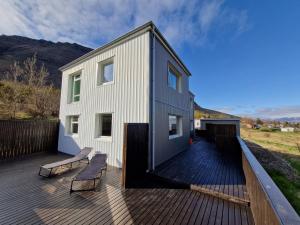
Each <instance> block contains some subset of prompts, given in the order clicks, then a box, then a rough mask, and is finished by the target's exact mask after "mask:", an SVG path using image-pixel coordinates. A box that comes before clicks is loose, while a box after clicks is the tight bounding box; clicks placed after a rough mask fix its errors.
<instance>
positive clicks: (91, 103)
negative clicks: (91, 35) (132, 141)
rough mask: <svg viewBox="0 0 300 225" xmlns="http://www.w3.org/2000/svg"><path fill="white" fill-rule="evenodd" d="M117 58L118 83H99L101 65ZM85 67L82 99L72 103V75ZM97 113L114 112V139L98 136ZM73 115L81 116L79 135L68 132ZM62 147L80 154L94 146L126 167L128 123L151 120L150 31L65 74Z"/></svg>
mask: <svg viewBox="0 0 300 225" xmlns="http://www.w3.org/2000/svg"><path fill="white" fill-rule="evenodd" d="M111 57H114V82H113V83H112V84H110V85H102V86H97V82H96V77H97V64H98V62H101V61H104V60H106V59H109V58H111ZM79 70H82V74H81V93H80V101H79V102H75V103H70V104H69V103H68V83H69V79H70V75H71V74H73V73H74V72H77V71H79ZM97 113H112V140H111V141H107V140H100V139H99V138H98V139H97V138H95V120H96V119H95V117H96V114H97ZM69 115H79V134H78V136H76V137H75V136H70V135H68V134H67V133H66V126H67V121H66V117H67V116H69ZM59 118H60V121H61V124H60V133H59V143H58V149H59V151H61V152H65V153H69V154H76V153H77V152H78V151H79V149H80V148H83V147H93V148H94V150H95V151H97V152H102V153H107V154H108V163H109V164H110V165H113V166H117V167H121V166H122V150H123V129H124V123H149V32H146V33H144V34H141V35H139V36H137V37H135V38H133V39H131V40H127V41H126V42H124V43H122V44H120V45H117V46H115V47H112V48H111V49H108V50H106V51H105V52H102V53H99V54H98V55H97V56H94V57H92V58H90V59H87V60H86V61H84V62H83V63H81V64H79V65H75V66H74V67H72V68H70V69H67V70H66V71H64V72H63V75H62V91H61V104H60V115H59Z"/></svg>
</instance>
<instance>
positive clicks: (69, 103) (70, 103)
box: [68, 100, 80, 105]
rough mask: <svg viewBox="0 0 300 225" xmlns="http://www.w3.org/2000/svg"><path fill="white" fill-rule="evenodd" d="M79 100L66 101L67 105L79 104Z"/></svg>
mask: <svg viewBox="0 0 300 225" xmlns="http://www.w3.org/2000/svg"><path fill="white" fill-rule="evenodd" d="M79 102H80V100H79V101H76V102H68V105H77V104H79Z"/></svg>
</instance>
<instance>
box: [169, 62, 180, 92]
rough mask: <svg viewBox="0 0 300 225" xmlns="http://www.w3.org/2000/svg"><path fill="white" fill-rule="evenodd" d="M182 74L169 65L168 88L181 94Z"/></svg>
mask: <svg viewBox="0 0 300 225" xmlns="http://www.w3.org/2000/svg"><path fill="white" fill-rule="evenodd" d="M180 77H181V76H180V74H179V72H177V71H176V70H175V69H174V68H173V67H172V66H170V65H169V68H168V86H169V87H170V88H173V89H174V90H177V91H179V92H181V85H180V80H181V79H180Z"/></svg>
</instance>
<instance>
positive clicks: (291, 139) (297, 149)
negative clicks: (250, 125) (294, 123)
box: [241, 128, 300, 156]
mask: <svg viewBox="0 0 300 225" xmlns="http://www.w3.org/2000/svg"><path fill="white" fill-rule="evenodd" d="M241 136H242V138H244V139H245V140H248V141H251V142H254V143H256V144H258V145H260V146H262V147H264V148H267V149H269V150H270V151H275V152H280V153H286V154H293V155H298V156H300V143H299V141H300V133H299V132H279V131H277V132H263V131H259V130H254V129H247V128H242V129H241ZM297 144H298V145H297Z"/></svg>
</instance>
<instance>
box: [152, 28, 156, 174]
mask: <svg viewBox="0 0 300 225" xmlns="http://www.w3.org/2000/svg"><path fill="white" fill-rule="evenodd" d="M154 169H155V30H154V28H152V170H154Z"/></svg>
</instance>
